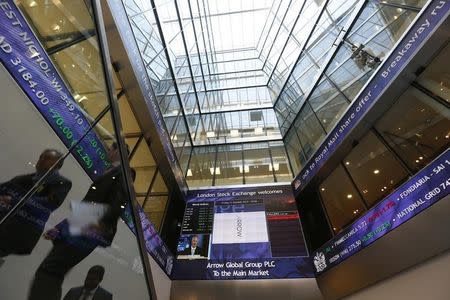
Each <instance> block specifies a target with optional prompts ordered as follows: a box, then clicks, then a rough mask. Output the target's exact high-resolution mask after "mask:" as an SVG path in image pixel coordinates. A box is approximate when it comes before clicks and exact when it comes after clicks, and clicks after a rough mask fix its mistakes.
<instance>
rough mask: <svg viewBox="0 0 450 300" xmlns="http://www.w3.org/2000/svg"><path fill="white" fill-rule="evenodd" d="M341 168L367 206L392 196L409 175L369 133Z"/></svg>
mask: <svg viewBox="0 0 450 300" xmlns="http://www.w3.org/2000/svg"><path fill="white" fill-rule="evenodd" d="M344 165H345V168H347V170H348V171H349V173H350V176H351V177H352V178H353V180H354V182H355V184H356V186H357V187H358V189H359V191H360V192H361V194H362V195H363V197H364V199H365V200H366V203H367V204H368V205H369V206H372V205H374V204H375V203H377V202H378V201H379V200H381V199H382V198H383V197H385V196H387V195H388V194H389V193H391V192H392V191H393V190H394V189H395V188H396V187H397V186H398V185H399V183H401V182H402V181H403V180H404V179H406V177H407V176H408V173H407V172H406V170H405V169H404V168H403V167H402V165H401V164H400V163H399V161H398V160H397V159H396V158H395V157H394V155H393V154H392V153H391V152H390V151H389V150H388V149H387V148H386V147H385V146H384V145H383V144H382V143H381V141H379V140H378V138H377V137H376V136H375V135H374V134H373V133H372V132H369V133H368V134H367V135H366V136H365V137H364V138H363V139H362V140H361V141H360V142H359V144H358V145H357V146H356V147H355V148H353V150H352V151H351V152H350V154H349V155H347V157H346V158H345V159H344Z"/></svg>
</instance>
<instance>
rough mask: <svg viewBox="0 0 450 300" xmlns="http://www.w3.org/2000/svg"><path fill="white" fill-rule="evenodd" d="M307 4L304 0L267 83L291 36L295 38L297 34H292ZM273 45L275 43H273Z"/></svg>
mask: <svg viewBox="0 0 450 300" xmlns="http://www.w3.org/2000/svg"><path fill="white" fill-rule="evenodd" d="M305 4H306V0H305V1H303V4H302V7H301V8H300V11H299V13H298V15H297V17H296V18H295V21H294V25H292V28H291V31H290V32H289V35H288V37H287V39H286V43H284V46H283V49H281V52H280V56H278V59H277V62H276V63H275V65H274V66H273V69H272V72H271V74H270V76H269V80H267V84H269V82H270V80H271V79H272V76H273V73H275V69H276V68H277V66H278V63H279V62H280V60H281V56H283V52H284V50H285V49H286V47H287V45H288V43H289V40H290V38H291V37H293V38H295V36H294V35H292V33H293V32H294V29H295V26H296V25H297V22H298V20H299V18H300V15H301V14H302V12H303V9H304V8H305ZM288 9H289V8H288ZM281 24H283V22H281ZM280 28H281V27H280ZM274 44H275V43H274ZM272 46H273V44H272ZM269 54H270V52H269ZM269 54H267V59H266V60H265V62H264V65H263V69H264V66H265V65H266V62H267V60H268V59H269Z"/></svg>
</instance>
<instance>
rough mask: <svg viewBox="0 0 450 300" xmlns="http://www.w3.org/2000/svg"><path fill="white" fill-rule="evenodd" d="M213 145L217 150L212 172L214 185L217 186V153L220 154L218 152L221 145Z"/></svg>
mask: <svg viewBox="0 0 450 300" xmlns="http://www.w3.org/2000/svg"><path fill="white" fill-rule="evenodd" d="M210 147H211V146H210ZM213 147H215V148H216V150H215V152H214V165H213V167H214V172H213V174H212V176H213V179H212V186H215V185H216V168H217V155H218V152H219V147H218V146H217V145H214V146H213Z"/></svg>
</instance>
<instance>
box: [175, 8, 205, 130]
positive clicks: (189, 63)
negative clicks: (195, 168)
mask: <svg viewBox="0 0 450 300" xmlns="http://www.w3.org/2000/svg"><path fill="white" fill-rule="evenodd" d="M174 4H175V10H176V12H177V16H178V20H179V22H178V24H179V26H180V29H181V38H182V40H183V47H184V51H185V52H186V61H187V64H188V68H189V73H190V74H191V80H192V87H193V89H194V93H195V103H196V104H197V108H198V111H199V113H200V114H201V112H202V110H201V108H200V104H199V100H198V95H197V88H196V87H195V80H194V72H193V71H192V65H191V60H190V58H189V51H188V47H187V45H186V37H185V35H184V28H183V24H181V20H180V10H179V8H178V3H177V0H174ZM187 130H188V132H190V130H189V128H187Z"/></svg>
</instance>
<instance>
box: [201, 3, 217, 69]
mask: <svg viewBox="0 0 450 300" xmlns="http://www.w3.org/2000/svg"><path fill="white" fill-rule="evenodd" d="M202 3H203V10H204V11H205V22H206V30H207V32H208V36H210V37H211V38H210V39H208V42H209V41H212V49H211V61H213V59H212V58H213V57H214V58H215V59H216V60H217V57H215V55H216V45H215V44H214V37H213V35H212V25H211V11H210V10H209V2H208V1H206V6H207V7H208V14H206V6H205V0H202ZM208 18H209V19H210V22H209V23H208ZM208 24H209V27H210V29H208ZM208 30H209V31H208ZM210 48H211V46H210ZM213 50H214V51H213Z"/></svg>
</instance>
